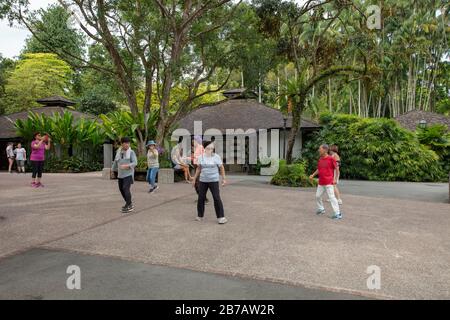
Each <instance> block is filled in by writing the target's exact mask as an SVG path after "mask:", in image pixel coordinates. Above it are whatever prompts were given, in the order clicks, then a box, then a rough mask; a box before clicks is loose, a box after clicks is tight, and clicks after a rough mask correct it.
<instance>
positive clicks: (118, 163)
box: [112, 137, 137, 213]
mask: <svg viewBox="0 0 450 320" xmlns="http://www.w3.org/2000/svg"><path fill="white" fill-rule="evenodd" d="M120 142H121V146H120V148H119V149H118V150H117V153H116V156H115V158H114V162H113V166H112V170H113V171H116V172H117V177H118V184H119V191H120V194H121V195H122V197H123V199H124V200H125V205H124V206H123V207H122V213H129V212H131V211H133V210H134V205H133V202H132V197H131V190H130V189H131V185H132V184H133V182H134V168H135V167H136V166H137V157H136V153H135V152H134V151H133V150H131V146H130V144H131V140H130V138H128V137H123V138H122V139H121V140H120Z"/></svg>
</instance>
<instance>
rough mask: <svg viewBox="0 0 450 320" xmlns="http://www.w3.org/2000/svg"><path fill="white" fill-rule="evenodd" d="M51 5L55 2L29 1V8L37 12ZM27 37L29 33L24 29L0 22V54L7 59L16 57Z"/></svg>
mask: <svg viewBox="0 0 450 320" xmlns="http://www.w3.org/2000/svg"><path fill="white" fill-rule="evenodd" d="M53 3H57V0H30V8H31V9H32V10H37V9H40V8H46V7H47V6H48V5H49V4H53ZM29 35H30V32H29V31H28V30H26V29H25V28H24V27H21V26H17V24H16V25H15V26H14V27H10V26H9V23H8V21H7V20H0V54H1V55H2V56H3V57H7V58H14V57H15V56H18V55H19V54H20V51H21V50H22V48H23V46H24V44H25V39H26V38H27V37H28V36H29Z"/></svg>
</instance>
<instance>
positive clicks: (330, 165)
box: [309, 144, 342, 219]
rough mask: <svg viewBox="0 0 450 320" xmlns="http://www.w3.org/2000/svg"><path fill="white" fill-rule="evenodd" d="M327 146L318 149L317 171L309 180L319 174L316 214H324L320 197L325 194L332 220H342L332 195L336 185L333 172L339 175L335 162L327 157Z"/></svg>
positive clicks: (334, 197)
mask: <svg viewBox="0 0 450 320" xmlns="http://www.w3.org/2000/svg"><path fill="white" fill-rule="evenodd" d="M328 149H329V147H328V145H327V144H323V145H321V146H320V147H319V154H320V158H319V161H318V163H317V170H316V171H314V173H313V174H312V175H310V176H309V178H310V179H311V180H312V179H313V178H314V177H315V176H316V175H317V174H319V185H318V186H317V192H316V203H317V212H316V213H317V214H324V213H325V208H324V207H323V201H322V196H323V193H324V192H326V193H327V195H328V198H329V199H330V202H331V206H332V207H333V211H334V215H333V216H332V218H333V219H342V213H341V212H340V209H339V204H338V201H337V199H336V196H335V195H334V185H335V184H336V177H335V176H334V172H335V170H336V174H337V175H339V166H338V165H337V164H336V160H334V158H333V157H331V156H330V155H328Z"/></svg>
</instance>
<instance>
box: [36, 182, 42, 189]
mask: <svg viewBox="0 0 450 320" xmlns="http://www.w3.org/2000/svg"><path fill="white" fill-rule="evenodd" d="M39 187H42V188H43V187H44V185H43V184H42V183H40V182H38V183H36V188H39Z"/></svg>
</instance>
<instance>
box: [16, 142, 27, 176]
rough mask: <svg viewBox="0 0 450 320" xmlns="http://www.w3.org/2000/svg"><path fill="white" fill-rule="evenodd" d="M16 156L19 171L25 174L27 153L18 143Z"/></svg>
mask: <svg viewBox="0 0 450 320" xmlns="http://www.w3.org/2000/svg"><path fill="white" fill-rule="evenodd" d="M14 155H15V156H16V164H17V171H18V172H19V173H20V172H23V173H25V161H26V160H27V151H26V150H25V148H22V144H21V143H18V144H17V148H15V149H14Z"/></svg>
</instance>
